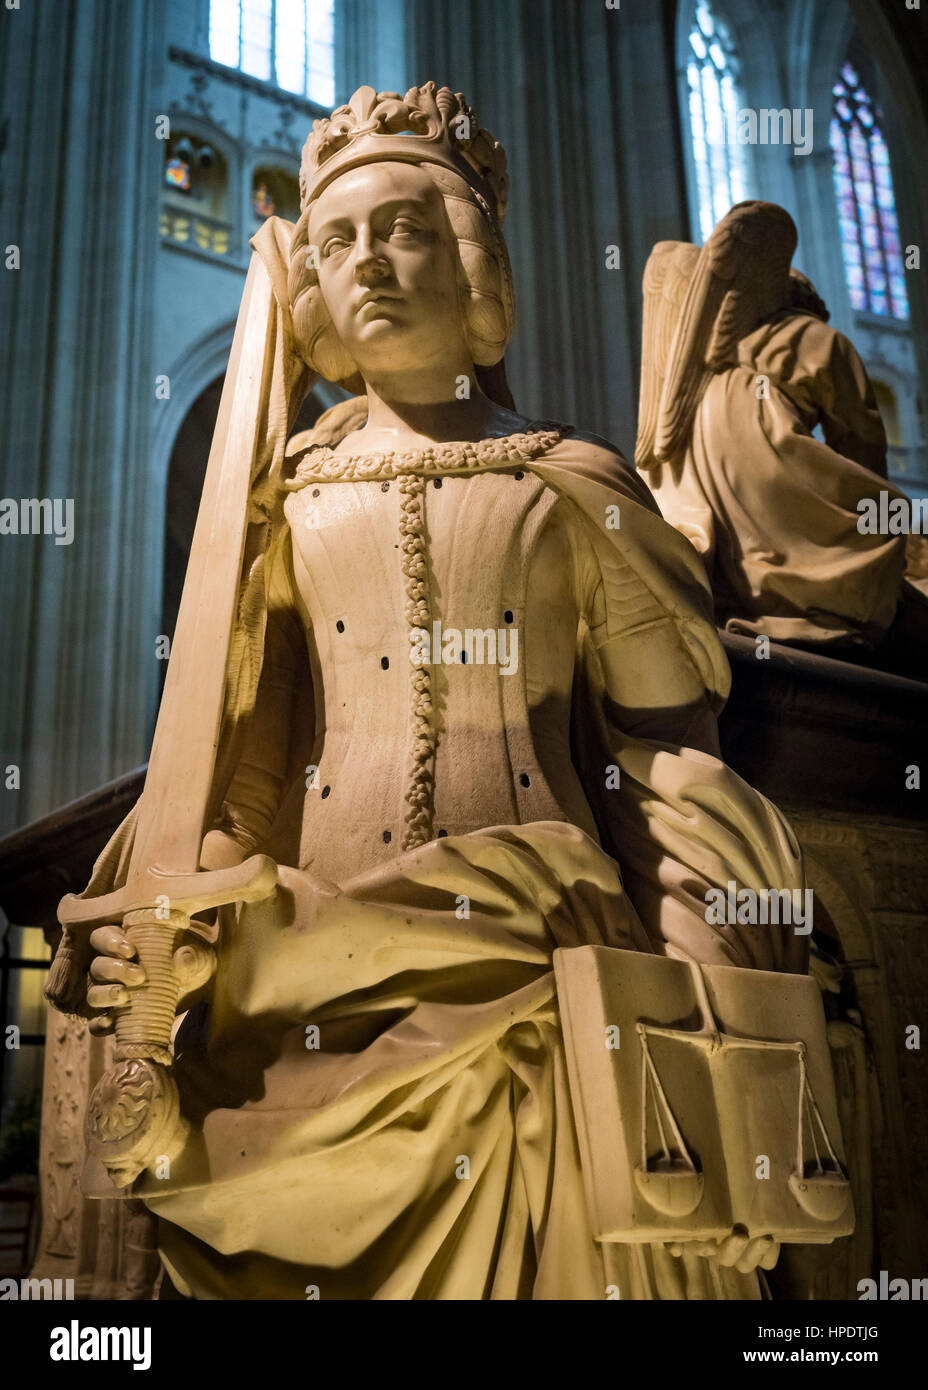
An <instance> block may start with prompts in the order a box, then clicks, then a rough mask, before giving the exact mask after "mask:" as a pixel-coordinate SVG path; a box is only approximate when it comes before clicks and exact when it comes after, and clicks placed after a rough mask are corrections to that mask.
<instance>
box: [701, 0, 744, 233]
mask: <svg viewBox="0 0 928 1390" xmlns="http://www.w3.org/2000/svg"><path fill="white" fill-rule="evenodd" d="M688 37H689V54H688V57H687V62H686V82H687V86H688V88H689V101H688V111H689V124H690V144H691V149H692V155H693V164H694V166H695V175H696V178H695V183H696V195H697V203H698V224H699V229H700V233H701V235H702V238H703V240H705V239H706V238H707V237H708V236H709V235H710V233H711V232H712V229H713V227H714V226H715V224H716V222H717V221H718V220H719V219H720V218H721V217H723V216H724V215H725V213H726V212H728V209H729V208H730V207H731V205H732V204H733V203H736V202H741V201H743V200H744V199H745V198H747V197H750V196H751V190H750V187H749V183H750V180H749V178H748V155H747V152H746V150H745V147H744V146H743V145H741V144H740V143H739V142H738V139H737V129H738V120H737V118H738V111H739V109H740V107H741V105H742V102H741V98H740V92H739V89H738V63H737V59H736V56H735V52H734V46H733V44H732V40H731V35H730V33H729V30H728V26H727V25H726V24H725V23H723V22H722V21H721V20H720V19H718V18H717V17H716V16H715V15H714V14H713V12H712V7H711V5H710V4H709V3H708V0H699V3H698V4H697V5H696V8H695V19H694V23H693V25H692V26H691V29H690V32H689V36H688Z"/></svg>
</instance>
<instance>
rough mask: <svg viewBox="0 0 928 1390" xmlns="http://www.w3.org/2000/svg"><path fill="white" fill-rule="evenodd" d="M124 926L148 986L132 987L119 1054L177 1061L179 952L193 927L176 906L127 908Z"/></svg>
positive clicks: (121, 1022) (121, 1021)
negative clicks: (176, 964) (176, 957)
mask: <svg viewBox="0 0 928 1390" xmlns="http://www.w3.org/2000/svg"><path fill="white" fill-rule="evenodd" d="M122 925H123V930H124V931H125V933H126V936H127V937H128V938H129V940H130V941H131V942H132V945H133V946H134V947H135V949H136V951H137V952H138V958H139V963H140V964H141V965H142V966H143V967H144V969H145V974H146V977H147V978H146V981H145V984H144V985H139V986H138V988H136V989H133V990H131V991H130V995H129V1003H128V1004H127V1006H126V1007H125V1008H124V1009H120V1010H119V1012H118V1013H117V1015H116V1029H115V1033H116V1055H117V1057H120V1058H124V1057H150V1058H152V1059H153V1060H154V1061H157V1062H162V1063H164V1065H165V1066H169V1065H170V1063H171V1049H170V1043H171V1029H172V1028H173V1026H174V1019H175V1016H176V1014H177V1002H178V999H179V998H180V981H179V979H178V977H177V972H176V971H175V968H174V952H175V950H176V949H177V946H178V945H179V944H180V942H181V940H182V938H183V935H184V933H185V932H186V930H187V928H188V927H189V925H190V918H189V917H188V916H187V914H186V913H185V912H179V911H178V910H177V909H176V908H171V909H170V910H168V909H167V908H143V909H141V910H140V911H138V912H127V913H126V915H125V917H124V918H123V923H122Z"/></svg>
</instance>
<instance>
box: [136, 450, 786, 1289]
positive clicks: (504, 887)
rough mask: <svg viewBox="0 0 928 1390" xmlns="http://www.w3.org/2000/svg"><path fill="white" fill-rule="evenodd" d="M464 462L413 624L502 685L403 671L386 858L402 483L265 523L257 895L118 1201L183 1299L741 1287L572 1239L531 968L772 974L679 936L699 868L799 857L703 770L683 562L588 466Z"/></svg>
mask: <svg viewBox="0 0 928 1390" xmlns="http://www.w3.org/2000/svg"><path fill="white" fill-rule="evenodd" d="M497 448H498V444H497V442H495V441H486V442H485V443H484V445H478V446H476V456H477V460H478V461H477V462H475V463H474V465H473V467H472V469H471V471H470V472H465V473H461V472H459V471H458V472H455V471H447V470H444V471H443V470H442V469H436V470H432V472H431V473H430V474H429V475H428V476H427V477H426V479H425V486H424V489H423V491H422V493H421V501H422V506H423V509H424V520H425V536H426V544H427V569H428V592H429V604H430V617H431V619H432V620H433V621H434V620H440V621H441V623H442V627H443V630H444V632H445V633H446V634H447V633H448V631H449V630H450V629H457V630H459V631H461V632H462V633H463V632H464V631H465V630H466V629H474V630H477V629H480V630H486V629H491V630H493V631H494V633H495V632H497V631H498V630H500V629H502V630H504V631H506V632H507V633H508V634H510V644H511V640H512V638H511V634H513V633H517V634H518V647H517V658H518V664H517V668H516V669H513V670H511V671H510V674H506V673H505V667H504V666H502V665H500V664H499V663H497V664H488V663H486V662H485V663H483V664H479V663H477V662H467V663H464V662H461V661H460V660H458V661H455V660H451V661H450V662H448V663H444V662H443V663H442V664H439V665H433V666H432V667H431V668H430V669H431V680H432V695H433V706H434V707H433V714H432V721H433V727H434V729H435V731H436V735H437V748H436V752H435V758H434V792H433V796H432V798H431V805H430V807H429V810H430V813H431V822H430V826H429V830H428V835H427V837H426V839H427V842H426V843H423V844H421V845H418V846H416V847H413V848H406V849H404V847H403V844H404V836H405V835H406V833H407V831H408V822H407V820H406V813H407V812H408V810H409V800H408V795H407V794H408V793H409V791H410V786H411V780H410V779H411V740H412V732H413V715H412V704H411V700H412V695H411V678H412V674H413V667H412V666H411V662H410V635H409V630H410V618H409V612H408V609H407V601H408V584H407V577H406V576H404V573H403V570H402V556H403V553H404V551H403V545H404V540H403V534H402V531H401V517H402V508H403V505H404V493H403V491H402V490H401V486H400V482H399V480H398V479H397V477H396V476H395V474H391V472H390V470H389V469H387V470H386V471H385V472H384V473H382V474H374V475H372V476H370V477H368V478H366V479H362V480H353V481H319V482H308V483H307V484H306V486H304V487H302V488H301V489H300V490H299V491H295V492H293V493H292V494H291V495H290V496H289V498H288V500H287V503H286V521H287V527H286V528H284V530H283V531H282V533H281V539H280V540H279V542H278V543H276V544H275V546H274V547H273V552H272V554H271V553H269V557H268V558H269V572H268V575H267V627H266V638H265V642H264V654H263V665H262V671H261V679H260V684H259V686H258V690H257V700H256V704H255V709H254V715H253V717H252V720H251V724H250V731H249V734H248V738H247V742H246V743H245V746H244V748H243V750H242V755H241V759H240V761H239V764H238V770H237V772H236V774H235V777H234V779H233V781H232V783H231V785H230V787H229V789H228V791H227V794H226V797H225V804H224V808H223V818H222V822H221V824H222V826H223V828H224V829H225V830H226V831H228V832H229V833H231V834H233V835H235V836H236V837H237V838H238V839H239V840H240V842H241V844H242V846H243V848H244V849H248V850H251V849H254V848H256V847H257V848H261V849H264V850H266V851H267V852H268V853H270V854H271V855H273V856H274V857H275V858H276V859H277V861H278V862H279V863H280V865H281V869H280V887H279V888H278V890H277V892H276V893H275V895H274V897H273V898H271V899H270V900H268V901H267V902H265V903H262V904H259V905H254V906H244V907H240V908H239V909H238V911H237V913H233V914H227V917H226V920H225V922H224V927H223V933H222V937H221V943H220V954H219V962H218V969H217V974H216V978H215V982H214V989H213V993H212V997H211V1000H210V1003H209V1006H208V1007H205V1006H197V1007H196V1008H195V1009H193V1010H191V1012H190V1013H189V1014H188V1015H187V1017H186V1019H185V1020H184V1022H183V1024H182V1026H181V1028H180V1030H179V1033H178V1037H177V1041H176V1046H177V1061H176V1074H177V1077H178V1082H179V1086H180V1091H181V1100H182V1106H183V1109H184V1113H185V1115H186V1118H187V1119H188V1121H189V1123H190V1126H191V1130H190V1137H189V1138H188V1140H187V1142H186V1145H185V1147H184V1149H183V1151H182V1152H181V1154H180V1155H179V1157H177V1158H176V1159H175V1161H174V1163H173V1165H172V1169H171V1175H170V1178H169V1179H168V1180H166V1181H165V1180H163V1179H162V1180H158V1179H156V1178H154V1177H151V1176H146V1178H145V1180H144V1184H143V1187H142V1195H143V1196H144V1198H145V1200H146V1201H147V1203H148V1205H149V1206H150V1207H151V1208H152V1209H153V1210H154V1211H155V1212H157V1213H158V1214H159V1216H161V1217H162V1218H163V1219H162V1221H161V1223H160V1226H161V1236H160V1241H161V1248H162V1252H163V1256H164V1258H165V1260H166V1263H167V1266H168V1269H169V1270H170V1272H171V1275H172V1278H173V1279H174V1281H175V1283H176V1285H177V1287H178V1288H179V1289H180V1290H181V1291H182V1292H184V1293H187V1294H192V1295H194V1296H195V1297H198V1298H224V1297H244V1298H263V1297H276V1298H294V1299H302V1298H305V1297H307V1296H312V1294H313V1292H314V1291H317V1292H318V1296H320V1297H322V1298H361V1299H367V1298H396V1299H404V1298H464V1299H480V1298H502V1299H514V1298H552V1299H553V1298H566V1299H601V1298H604V1297H606V1296H607V1289H608V1288H609V1287H610V1286H618V1289H619V1292H620V1295H621V1297H623V1298H643V1297H659V1298H720V1297H739V1298H741V1297H757V1296H759V1292H760V1289H759V1283H758V1279H757V1277H756V1276H755V1275H750V1276H745V1275H741V1274H738V1273H736V1272H734V1271H730V1270H726V1269H723V1268H721V1267H720V1266H719V1265H718V1264H717V1262H715V1261H713V1260H707V1259H704V1258H701V1257H699V1256H696V1255H689V1254H687V1255H685V1256H684V1257H682V1258H680V1257H675V1256H671V1255H670V1254H669V1253H668V1252H667V1251H666V1250H665V1249H664V1248H662V1247H653V1248H652V1247H647V1246H645V1247H634V1246H613V1247H602V1246H600V1245H598V1244H597V1243H596V1242H595V1241H594V1239H593V1238H592V1234H591V1228H590V1221H589V1217H588V1214H587V1207H586V1198H585V1195H584V1186H583V1179H582V1173H581V1168H580V1159H579V1154H578V1146H577V1137H576V1132H575V1128H574V1122H573V1117H572V1112H571V1103H570V1097H569V1091H568V1083H567V1074H566V1067H565V1056H564V1044H563V1039H562V1033H561V1027H560V1021H559V1016H558V1006H557V1000H556V996H555V989H554V976H553V971H552V964H551V956H552V952H553V950H554V949H555V948H556V947H559V946H561V947H564V946H574V945H582V944H586V943H600V944H602V943H604V944H607V945H614V946H618V947H623V948H626V949H641V950H655V951H659V952H665V953H669V954H674V955H677V956H691V957H693V958H696V959H699V960H702V961H712V962H718V963H723V964H739V965H744V966H755V967H759V968H764V969H773V970H777V969H802V968H803V961H802V946H801V943H800V941H799V939H798V938H796V937H795V936H793V935H792V934H790V933H788V932H787V931H786V930H785V929H782V935H781V929H770V928H761V929H758V928H748V927H737V926H731V927H728V926H722V927H710V926H708V925H707V924H706V921H705V891H706V889H707V888H708V887H709V886H712V885H716V884H718V885H724V884H725V883H726V882H727V880H728V879H729V878H734V879H736V880H737V881H738V883H739V884H745V885H749V886H755V887H760V886H764V885H768V884H769V885H776V886H783V887H794V886H799V885H800V884H801V882H802V878H801V867H800V863H799V855H798V850H797V847H796V844H795V841H794V840H793V838H792V835H791V833H790V832H789V830H788V829H787V827H786V826H785V824H784V822H783V821H782V820H781V819H780V817H779V816H778V813H777V812H776V811H775V809H774V808H773V807H772V806H770V805H769V803H767V802H766V801H764V799H763V798H762V797H760V796H759V795H758V794H757V793H755V792H753V791H752V790H751V789H750V788H749V787H747V786H746V785H745V784H744V783H743V782H742V781H741V780H740V779H739V778H737V777H736V776H735V775H734V774H733V773H732V772H731V771H730V770H729V769H728V768H726V767H725V766H724V765H723V764H721V763H720V762H719V761H718V760H717V759H716V758H715V757H714V756H712V753H713V750H715V749H716V748H717V745H716V734H715V716H714V712H713V711H714V709H716V708H718V706H719V703H720V699H719V690H720V689H722V693H724V689H723V687H724V684H725V680H726V678H727V666H726V663H725V660H724V656H723V654H722V653H721V649H720V647H719V645H718V641H717V637H716V635H715V632H714V629H713V627H712V625H711V621H710V620H709V617H708V612H709V611H710V610H709V609H708V608H707V596H706V592H705V581H704V578H703V577H702V576H701V572H700V567H699V562H698V560H697V559H696V557H695V555H694V553H693V552H692V550H691V548H690V547H689V545H688V544H687V543H686V542H684V541H682V540H681V538H680V537H679V536H677V535H676V533H674V532H673V531H672V530H671V529H670V528H669V527H668V526H667V525H666V523H664V522H663V521H662V520H661V519H660V518H659V517H658V516H657V515H656V513H655V510H654V509H653V503H652V502H651V501H650V498H649V497H648V495H647V494H646V492H645V491H644V489H642V488H641V486H640V484H639V483H638V480H637V479H636V478H635V476H634V474H633V473H631V474H630V472H629V470H628V469H627V466H626V465H624V462H623V461H622V460H620V459H619V458H618V456H616V455H615V454H613V453H612V452H611V451H609V450H606V449H604V448H600V447H598V446H596V445H594V444H592V443H589V442H584V441H581V440H580V439H577V438H571V437H570V436H569V435H568V436H567V437H565V438H562V439H561V440H560V442H558V443H556V444H555V445H554V446H553V447H551V448H549V449H547V450H546V452H544V453H543V454H542V455H540V456H539V457H537V458H534V459H531V458H526V459H525V461H523V462H519V461H518V460H516V461H515V462H513V461H511V460H506V459H501V460H498V461H497V462H496V463H495V464H494V462H493V456H494V450H496V449H497ZM472 452H473V449H472ZM311 462H312V460H311V458H310V463H311ZM459 464H460V461H459ZM610 507H611V508H613V513H612V515H611V517H610V518H609V520H607V513H608V509H609V508H610ZM616 508H618V511H616V510H615V509H616ZM619 517H620V520H619ZM610 521H611V525H610ZM616 523H617V525H618V529H615V527H616ZM513 650H514V649H513V647H512V645H510V646H509V648H508V651H509V655H510V665H511V666H512V665H514V663H513V662H512V653H513ZM307 656H308V661H307ZM681 745H687V747H686V748H685V750H684V751H683V752H682V753H681ZM700 750H707V751H700ZM617 768H620V769H621V780H620V782H619V785H618V786H616V785H615V783H616V781H617V780H618V779H617V778H616V776H615V770H616V769H617ZM313 769H318V772H315V771H313ZM307 770H309V773H308V778H307ZM307 780H308V782H309V787H308V788H307ZM620 865H621V868H620ZM317 1044H318V1045H317Z"/></svg>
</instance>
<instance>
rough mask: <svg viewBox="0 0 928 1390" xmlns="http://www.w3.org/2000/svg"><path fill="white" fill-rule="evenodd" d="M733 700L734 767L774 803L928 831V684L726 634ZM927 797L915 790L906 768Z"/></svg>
mask: <svg viewBox="0 0 928 1390" xmlns="http://www.w3.org/2000/svg"><path fill="white" fill-rule="evenodd" d="M721 636H722V641H723V643H724V646H725V650H726V652H727V654H728V659H729V661H730V662H731V668H732V691H731V696H730V698H729V701H728V704H727V706H726V708H725V710H724V711H723V713H722V715H721V718H720V720H719V732H720V736H721V742H722V753H723V756H724V758H725V761H726V762H728V763H730V764H731V766H732V767H733V768H734V769H735V770H736V771H737V772H738V773H740V775H741V776H742V777H743V778H744V779H745V780H746V781H748V782H750V783H751V784H752V785H753V786H755V787H757V789H758V791H761V792H763V793H764V795H765V796H769V797H770V798H771V800H772V801H782V802H783V803H784V804H787V805H789V806H791V807H793V808H795V809H797V810H808V811H811V812H814V811H816V810H830V811H834V810H839V811H844V812H849V813H851V814H855V815H860V816H891V817H894V818H897V819H901V820H904V821H907V822H910V823H921V824H922V825H924V824H925V823H926V798H928V685H926V684H924V683H923V682H921V681H915V680H908V679H907V678H906V677H904V676H894V675H890V674H888V673H887V672H884V671H875V670H871V669H870V668H869V667H864V666H855V665H854V664H853V663H852V662H850V661H836V660H834V659H833V658H832V657H826V656H815V655H812V654H811V653H809V652H804V651H797V650H795V649H794V648H791V647H785V646H782V645H781V644H778V643H775V642H771V644H770V657H769V659H767V660H762V661H759V660H758V659H757V657H756V656H755V644H754V641H753V639H752V638H749V637H736V636H733V635H731V634H729V633H722V634H721ZM912 764H915V765H917V766H918V768H919V769H920V772H921V779H922V790H920V791H914V790H912V791H910V790H907V789H906V785H905V783H906V768H907V767H910V766H911V765H912Z"/></svg>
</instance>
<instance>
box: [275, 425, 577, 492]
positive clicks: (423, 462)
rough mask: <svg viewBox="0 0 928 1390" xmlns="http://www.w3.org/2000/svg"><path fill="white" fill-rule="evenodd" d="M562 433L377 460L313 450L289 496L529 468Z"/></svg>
mask: <svg viewBox="0 0 928 1390" xmlns="http://www.w3.org/2000/svg"><path fill="white" fill-rule="evenodd" d="M561 437H562V436H561V431H560V430H531V431H528V430H527V431H525V432H524V433H522V434H508V435H504V436H503V437H502V438H499V439H481V440H478V441H476V442H469V441H457V440H455V441H453V442H450V443H447V444H432V445H430V446H429V447H428V448H426V449H407V450H400V451H396V450H389V451H387V452H384V453H377V454H353V455H352V454H336V453H335V451H334V450H333V449H330V448H329V447H328V446H327V445H320V446H319V447H317V448H314V449H312V448H311V449H309V450H307V452H306V453H305V454H303V456H302V457H301V458H300V461H299V463H298V464H297V465H296V469H295V471H294V475H293V478H292V479H289V480H288V482H287V483H286V487H287V489H288V491H296V489H298V488H302V487H305V486H306V484H307V483H343V482H363V481H367V480H368V479H380V478H397V477H402V476H403V475H407V474H419V475H423V476H431V475H432V474H439V473H475V472H479V471H480V469H482V468H499V467H500V466H501V465H502V466H505V465H506V464H513V463H525V462H530V461H531V460H532V459H534V458H538V457H539V455H541V454H546V453H547V452H548V450H549V449H553V448H554V446H555V445H556V444H557V443H558V442H559V441H560V439H561Z"/></svg>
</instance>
